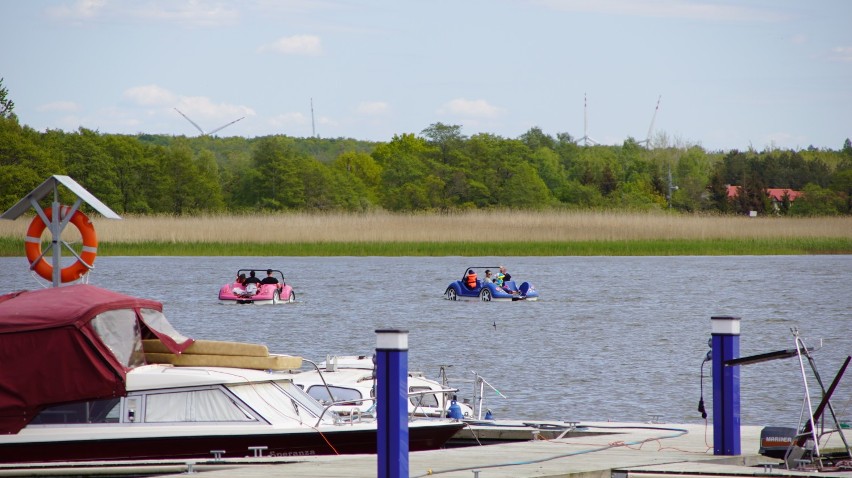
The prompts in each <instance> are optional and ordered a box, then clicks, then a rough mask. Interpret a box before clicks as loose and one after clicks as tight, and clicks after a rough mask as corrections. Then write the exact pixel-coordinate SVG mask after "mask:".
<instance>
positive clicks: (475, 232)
mask: <svg viewBox="0 0 852 478" xmlns="http://www.w3.org/2000/svg"><path fill="white" fill-rule="evenodd" d="M94 223H95V228H96V229H97V232H98V237H99V239H100V240H101V241H109V242H114V243H142V242H150V241H153V242H161V243H194V242H214V243H317V242H321V243H328V242H331V243H334V242H490V241H501V240H503V241H505V240H512V241H531V242H572V241H631V240H658V239H687V240H712V239H795V238H850V237H852V217H848V216H846V217H816V218H788V217H759V218H748V217H743V216H700V215H678V214H665V213H624V212H588V211H584V212H521V211H485V212H483V211H477V212H469V213H457V214H392V213H383V212H379V213H369V214H344V213H329V214H310V213H282V214H252V215H218V216H214V215H210V216H197V217H175V216H126V217H124V219H122V220H108V219H103V218H101V217H96V218H94ZM28 225H29V219H28V218H19V219H18V220H16V221H0V237H13V238H20V237H23V236H24V235H25V232H26V228H27V226H28ZM69 229H71V230H72V231H73V232H71V233H70V236H69V237H68V238H67V239H66V240H73V239H74V235H73V234H74V233H76V231H75V230H74V228H69ZM66 234H68V233H66ZM65 237H66V236H65V235H63V238H65Z"/></svg>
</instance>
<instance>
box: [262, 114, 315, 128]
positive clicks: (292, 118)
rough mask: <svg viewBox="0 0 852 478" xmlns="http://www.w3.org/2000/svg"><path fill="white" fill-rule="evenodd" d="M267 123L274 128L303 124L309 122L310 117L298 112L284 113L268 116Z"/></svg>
mask: <svg viewBox="0 0 852 478" xmlns="http://www.w3.org/2000/svg"><path fill="white" fill-rule="evenodd" d="M269 124H270V125H271V126H273V127H275V128H287V127H293V126H305V125H309V124H311V120H310V118H308V117H307V116H305V115H303V114H302V113H299V112H293V113H284V114H280V115H276V116H273V117H272V118H269Z"/></svg>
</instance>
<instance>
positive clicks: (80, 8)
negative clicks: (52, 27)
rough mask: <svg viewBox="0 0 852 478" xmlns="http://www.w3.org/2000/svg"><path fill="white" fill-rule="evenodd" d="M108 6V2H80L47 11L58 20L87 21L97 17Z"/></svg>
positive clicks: (100, 0)
mask: <svg viewBox="0 0 852 478" xmlns="http://www.w3.org/2000/svg"><path fill="white" fill-rule="evenodd" d="M105 6H106V0H79V1H77V2H76V3H73V4H66V5H59V6H56V7H51V8H48V9H47V13H48V14H49V15H51V16H54V17H57V18H70V19H78V20H79V19H86V18H93V17H95V16H97V15H98V14H99V13H100V12H101V11H103V9H104V7H105Z"/></svg>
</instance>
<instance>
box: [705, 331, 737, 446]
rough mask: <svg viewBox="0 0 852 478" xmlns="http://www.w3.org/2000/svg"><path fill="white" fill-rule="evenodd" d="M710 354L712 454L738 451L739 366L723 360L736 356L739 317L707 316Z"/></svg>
mask: <svg viewBox="0 0 852 478" xmlns="http://www.w3.org/2000/svg"><path fill="white" fill-rule="evenodd" d="M710 329H711V348H712V350H713V351H712V356H713V454H714V455H739V454H740V452H741V450H740V368H739V367H736V366H735V367H726V366H725V362H727V361H728V360H731V359H735V358H739V355H740V319H739V317H724V316H723V317H711V318H710Z"/></svg>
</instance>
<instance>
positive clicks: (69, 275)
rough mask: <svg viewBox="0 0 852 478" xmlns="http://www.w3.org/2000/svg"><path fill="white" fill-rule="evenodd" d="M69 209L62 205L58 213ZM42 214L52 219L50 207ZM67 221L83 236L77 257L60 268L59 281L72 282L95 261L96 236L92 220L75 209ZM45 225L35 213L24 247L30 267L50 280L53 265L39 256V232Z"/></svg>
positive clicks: (81, 275) (83, 273)
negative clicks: (81, 247)
mask: <svg viewBox="0 0 852 478" xmlns="http://www.w3.org/2000/svg"><path fill="white" fill-rule="evenodd" d="M69 209H70V208H69V207H68V206H62V208H61V213H60V215H61V216H64V215H65V214H67V213H68V210H69ZM44 215H45V216H46V217H47V219H48V220H52V219H53V218H52V215H53V211H52V209H45V210H44ZM69 223H70V224H73V225H74V226H75V227H76V228H77V230H79V231H80V235H81V236H83V250H82V252H81V254H80V258H79V259H77V260H76V261H75V262H74V263H73V264H71V265H70V266H68V267H63V268H62V271H61V272H60V279H59V280H60V282H74V281H75V280H77V279H79V278H80V277H83V276H84V275H85V274H86V273H87V272H89V269H90V268H91V266H92V264H94V263H95V257H96V256H97V255H98V236H97V234H95V227H94V226H93V225H92V221H91V220H89V218H88V217H87V216H86V215H85V214H83V213H82V212H80V211H76V212H75V213H74V215H73V216H71V220H70V221H69ZM46 227H47V225H46V224H45V223H44V221H42V219H41V216H38V215H37V216H36V217H34V218H33V221H32V222H31V223H30V227H29V228H28V229H27V240H26V244H25V248H26V251H27V260H29V261H30V269H31V270H34V271H35V272H36V274H38V275H40V276H41V277H43V278H45V279H46V280H49V281H52V280H53V266H52V265H51V264H50V263H48V262H47V261H46V260H44V257H42V256H41V234H42V232H44V229H45V228H46ZM87 264H88V265H87Z"/></svg>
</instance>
